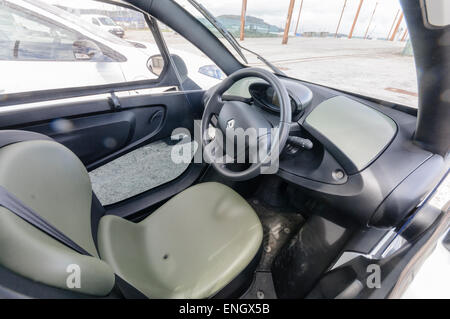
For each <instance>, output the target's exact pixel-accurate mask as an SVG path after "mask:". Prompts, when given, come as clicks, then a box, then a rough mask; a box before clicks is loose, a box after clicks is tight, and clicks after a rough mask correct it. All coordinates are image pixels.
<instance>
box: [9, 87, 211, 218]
mask: <svg viewBox="0 0 450 319" xmlns="http://www.w3.org/2000/svg"><path fill="white" fill-rule="evenodd" d="M202 94H203V92H188V93H184V92H167V93H158V94H142V95H127V94H125V92H122V94H120V98H119V104H120V107H119V108H118V109H117V108H116V109H113V108H112V107H111V105H110V98H108V96H103V95H101V96H100V98H95V99H82V100H80V101H79V102H78V103H77V102H76V101H75V100H74V99H69V100H70V102H69V103H64V101H49V102H48V103H45V102H40V104H39V105H38V106H37V107H36V106H33V107H29V106H27V105H22V106H16V107H13V106H11V107H5V108H1V107H0V129H22V130H29V131H34V132H39V133H42V134H45V135H48V136H51V137H52V138H54V139H55V140H57V141H58V142H60V143H62V144H64V145H66V146H67V147H68V148H69V149H71V150H72V151H73V152H74V153H75V154H77V155H78V156H79V157H80V158H81V160H82V161H83V163H84V164H85V165H86V167H87V169H88V171H93V170H95V169H96V168H99V170H100V172H101V173H102V174H103V175H102V176H100V178H97V179H96V178H95V177H99V175H101V174H99V173H98V171H97V172H95V171H93V173H94V174H95V176H94V175H92V176H94V177H93V182H94V183H95V182H96V181H100V183H97V185H95V187H97V186H99V185H100V187H101V183H104V182H105V178H106V179H108V176H114V171H115V169H117V170H118V171H120V174H122V175H121V176H122V178H121V179H120V183H119V182H117V181H116V182H112V183H111V182H110V183H109V184H108V185H107V186H108V187H109V189H108V192H109V194H106V195H105V196H104V198H106V199H105V200H104V201H103V204H105V205H108V204H113V205H111V207H107V210H108V212H107V213H111V214H117V215H120V216H122V217H127V216H131V215H135V214H136V213H138V212H140V211H142V210H143V209H146V208H148V206H150V205H154V204H157V203H158V202H160V201H163V200H165V199H167V198H168V197H170V196H173V195H174V194H176V193H178V192H180V191H181V190H183V189H185V188H186V187H189V186H190V184H191V183H193V182H194V181H195V180H196V178H197V177H198V176H199V175H200V174H201V171H202V169H201V167H203V166H202V164H186V165H184V166H183V167H181V166H178V167H176V168H174V167H173V165H168V161H169V160H170V156H169V158H168V154H169V155H170V150H169V149H170V147H171V144H173V143H171V142H170V137H171V135H172V132H173V130H174V129H177V128H185V129H187V130H188V131H189V132H190V133H191V136H193V135H194V134H193V129H194V124H193V123H194V118H196V117H198V116H199V115H200V114H201V113H202V112H201V109H202V103H201V97H202ZM118 95H119V94H118ZM11 123H14V125H8V124H11ZM163 146H164V147H167V148H165V149H164V150H163V149H161V147H163ZM135 150H136V152H137V153H142V152H144V153H145V152H148V151H152V152H160V154H151V155H150V154H149V156H137V157H136V156H134V154H133V153H132V152H133V151H135ZM127 154H130V155H127ZM141 155H142V154H141ZM159 155H161V156H159ZM130 158H131V160H130ZM116 159H117V161H114V160H116ZM138 160H143V161H148V162H145V163H138ZM112 161H114V162H112ZM108 163H111V165H109V166H108V165H106V164H108ZM127 165H133V167H127ZM111 168H112V170H111ZM108 169H109V171H108ZM162 170H165V171H162ZM175 173H176V174H175ZM111 174H112V175H111ZM117 174H119V173H117ZM141 176H142V179H140V177H141ZM127 178H129V179H128V180H125V179H127ZM140 180H142V181H144V183H143V185H138V184H137V183H138V182H139V181H140ZM124 185H125V186H124ZM133 185H135V186H133ZM114 186H117V187H119V188H117V190H118V194H119V195H118V196H116V195H114V194H112V193H113V192H114ZM95 187H94V189H95ZM120 187H122V188H121V189H120ZM124 187H125V188H124ZM129 187H135V189H131V190H127V189H126V188H129ZM97 188H98V187H97ZM111 194H112V195H111ZM129 196H132V197H131V198H128V197H129ZM118 201H119V202H118ZM117 202H118V203H117ZM109 211H111V212H109Z"/></svg>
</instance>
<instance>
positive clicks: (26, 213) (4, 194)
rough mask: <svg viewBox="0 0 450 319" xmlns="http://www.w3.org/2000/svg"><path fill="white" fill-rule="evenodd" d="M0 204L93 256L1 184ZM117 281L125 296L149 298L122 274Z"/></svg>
mask: <svg viewBox="0 0 450 319" xmlns="http://www.w3.org/2000/svg"><path fill="white" fill-rule="evenodd" d="M0 206H3V207H5V208H6V209H8V210H9V211H11V212H12V213H14V214H15V215H17V216H18V217H20V218H21V219H23V220H24V221H26V222H28V223H29V224H31V225H32V226H34V227H36V228H37V229H39V230H40V231H42V232H44V233H45V234H47V235H48V236H50V237H52V238H54V239H56V240H57V241H59V242H60V243H62V244H64V245H66V246H67V247H69V248H71V249H73V250H75V251H76V252H77V253H79V254H81V255H85V256H89V257H93V256H92V255H91V254H90V253H88V252H87V251H86V250H85V249H83V248H82V247H80V246H79V245H77V244H76V243H75V242H74V241H73V240H71V239H70V238H69V237H67V236H66V235H64V234H63V233H62V232H61V231H59V230H58V229H57V228H55V227H54V226H53V225H51V224H50V223H48V222H47V221H46V220H45V219H44V218H42V217H41V216H39V215H38V214H37V213H36V212H35V211H34V210H32V209H31V208H29V207H28V206H26V205H25V204H24V203H23V202H22V201H21V200H20V199H18V198H17V197H16V196H14V195H13V194H11V193H10V192H9V191H8V190H7V189H6V188H4V187H3V186H0ZM115 278H116V280H115V282H116V285H117V288H118V289H119V291H120V292H121V293H122V295H123V296H124V297H125V298H130V299H147V297H146V296H145V295H144V294H143V293H141V292H140V291H139V290H137V289H136V288H135V287H133V286H132V285H130V284H129V283H128V282H126V281H125V280H124V279H122V278H121V277H120V276H118V275H117V274H115Z"/></svg>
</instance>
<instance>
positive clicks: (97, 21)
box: [81, 14, 125, 38]
mask: <svg viewBox="0 0 450 319" xmlns="http://www.w3.org/2000/svg"><path fill="white" fill-rule="evenodd" d="M81 17H82V18H83V19H84V20H85V21H87V22H90V23H92V24H93V25H96V26H98V27H99V28H101V29H103V30H104V31H107V32H110V33H112V34H114V35H116V36H118V37H119V38H123V37H124V35H125V30H124V29H123V28H122V27H121V26H119V25H117V24H116V23H115V22H114V20H113V19H111V18H110V17H107V16H104V15H98V14H84V15H82V16H81Z"/></svg>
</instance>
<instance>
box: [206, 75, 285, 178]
mask: <svg viewBox="0 0 450 319" xmlns="http://www.w3.org/2000/svg"><path fill="white" fill-rule="evenodd" d="M247 77H257V78H260V79H263V80H265V81H266V82H268V83H269V85H271V86H272V88H273V89H274V91H275V93H276V96H277V97H278V100H279V105H280V112H279V116H280V120H279V123H278V126H275V127H272V124H271V122H270V121H268V120H267V119H266V118H265V117H264V115H263V114H262V112H259V111H257V110H255V109H254V108H252V107H250V106H249V105H248V104H247V103H244V102H240V101H224V100H222V95H223V94H224V93H225V92H226V91H227V90H228V89H229V88H230V87H231V86H232V85H233V84H234V83H236V82H237V81H239V80H241V79H243V78H247ZM291 112H292V109H291V102H290V98H289V95H288V92H287V90H286V87H285V86H284V84H283V83H282V82H281V81H280V80H279V79H278V78H277V77H276V76H275V75H274V74H273V73H271V72H269V71H266V70H264V69H261V68H244V69H240V70H238V71H236V72H234V73H233V74H231V75H230V76H228V77H227V78H226V79H225V80H223V81H222V82H221V83H220V84H219V85H218V86H217V87H215V88H214V91H213V92H212V93H211V96H210V98H209V100H208V101H207V103H206V106H205V111H204V113H203V117H202V123H201V137H202V146H203V153H204V159H205V161H206V162H208V163H210V164H211V165H212V166H213V167H214V168H215V169H216V170H217V172H218V173H219V174H221V175H222V176H224V177H226V178H228V179H231V180H235V181H242V180H248V179H251V178H253V177H256V176H258V175H259V174H261V173H266V174H270V173H276V172H277V171H278V159H279V156H280V153H281V152H282V150H283V148H284V146H285V145H286V140H287V138H288V136H289V127H290V123H291V117H292V113H291ZM213 118H215V120H216V121H212V119H213ZM211 126H212V128H214V130H215V131H214V132H215V134H214V136H211V134H210V130H211ZM242 132H246V133H248V134H246V135H245V134H244V136H243V139H242V138H241V139H240V140H239V137H237V136H239V134H242ZM222 137H225V138H224V139H222ZM239 142H243V143H245V145H244V152H243V151H242V149H239ZM236 146H237V148H238V150H237V152H236V153H237V157H238V158H241V159H242V158H243V156H244V153H245V160H246V161H247V160H249V162H250V163H251V165H250V166H249V167H248V168H245V169H244V170H243V171H235V170H231V169H230V168H228V167H227V165H226V163H229V162H230V160H235V159H236V156H234V149H235V147H236ZM231 147H233V149H232V150H233V152H231V153H232V154H231V155H230V154H228V153H230V152H229V150H230V149H231ZM224 150H225V151H226V152H225V155H224V156H221V154H222V153H223V151H224ZM255 150H256V152H255ZM247 151H248V154H246V153H247Z"/></svg>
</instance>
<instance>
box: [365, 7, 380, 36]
mask: <svg viewBox="0 0 450 319" xmlns="http://www.w3.org/2000/svg"><path fill="white" fill-rule="evenodd" d="M377 6H378V2H377V3H375V9H373V12H372V16H371V17H370V20H369V25H368V26H367V30H366V34H364V39H367V34H368V33H369V28H370V24H371V23H372V20H373V16H374V15H375V10H377Z"/></svg>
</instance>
